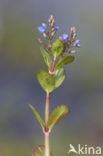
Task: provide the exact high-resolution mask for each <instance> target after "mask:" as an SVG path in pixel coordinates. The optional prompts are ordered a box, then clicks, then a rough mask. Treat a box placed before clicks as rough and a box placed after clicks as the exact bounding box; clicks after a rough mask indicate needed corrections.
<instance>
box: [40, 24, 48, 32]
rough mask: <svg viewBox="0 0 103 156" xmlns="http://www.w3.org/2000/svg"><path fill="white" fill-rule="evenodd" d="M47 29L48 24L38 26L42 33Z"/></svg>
mask: <svg viewBox="0 0 103 156" xmlns="http://www.w3.org/2000/svg"><path fill="white" fill-rule="evenodd" d="M46 29H47V27H46V25H44V24H43V25H42V26H39V27H38V31H39V32H40V33H44V32H46Z"/></svg>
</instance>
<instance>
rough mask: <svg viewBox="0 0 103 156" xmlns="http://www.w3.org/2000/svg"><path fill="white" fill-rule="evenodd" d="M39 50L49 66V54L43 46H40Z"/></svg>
mask: <svg viewBox="0 0 103 156" xmlns="http://www.w3.org/2000/svg"><path fill="white" fill-rule="evenodd" d="M40 50H41V53H42V56H43V58H44V62H45V64H46V65H47V66H48V67H49V54H48V53H47V52H46V50H45V49H44V48H43V47H41V48H40Z"/></svg>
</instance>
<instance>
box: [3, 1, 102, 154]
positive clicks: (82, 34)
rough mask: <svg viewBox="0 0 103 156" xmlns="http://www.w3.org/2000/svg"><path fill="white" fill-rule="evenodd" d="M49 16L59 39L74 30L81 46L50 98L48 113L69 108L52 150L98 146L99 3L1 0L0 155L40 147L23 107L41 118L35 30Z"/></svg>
mask: <svg viewBox="0 0 103 156" xmlns="http://www.w3.org/2000/svg"><path fill="white" fill-rule="evenodd" d="M50 14H54V16H55V19H56V23H57V25H59V26H60V30H59V32H58V34H62V33H67V32H69V30H70V27H71V26H75V27H76V28H77V33H78V37H79V39H80V41H81V48H80V49H79V52H78V53H77V54H76V60H75V62H74V63H72V64H70V65H68V66H67V67H66V75H67V76H66V80H65V82H64V83H63V85H62V86H61V87H60V88H58V89H57V90H56V91H55V92H54V93H53V94H52V95H51V111H52V110H53V109H54V108H55V107H56V106H57V105H61V104H66V105H69V106H70V108H71V113H70V115H69V116H68V117H67V118H66V119H64V121H62V122H61V123H60V124H59V125H57V126H56V127H55V128H54V129H53V131H52V134H51V150H52V152H53V153H54V155H55V156H67V155H68V150H69V144H70V143H71V144H73V145H74V146H75V147H76V148H77V145H78V144H81V145H85V144H87V145H88V146H90V145H92V146H97V145H98V146H99V145H100V146H102V145H103V20H102V19H103V1H102V0H91V1H90V0H86V1H83V0H76V1H75V0H52V1H50V0H29V1H28V0H15V1H14V0H0V156H30V155H31V151H32V148H33V147H34V146H35V145H36V144H43V134H42V131H41V129H40V126H39V124H38V122H37V120H36V118H35V117H34V116H33V114H32V112H31V110H30V109H29V108H28V104H29V103H31V104H32V105H34V106H35V108H36V109H37V110H38V111H39V112H40V113H41V116H42V117H43V116H44V104H45V93H44V91H43V90H42V89H41V87H40V85H39V84H38V82H37V79H36V74H37V71H39V70H40V69H46V67H45V64H44V62H43V59H42V56H41V53H40V50H39V44H38V42H37V37H41V35H40V34H39V32H37V27H38V26H39V25H40V24H41V23H42V22H47V19H48V18H49V16H50ZM71 155H72V154H71Z"/></svg>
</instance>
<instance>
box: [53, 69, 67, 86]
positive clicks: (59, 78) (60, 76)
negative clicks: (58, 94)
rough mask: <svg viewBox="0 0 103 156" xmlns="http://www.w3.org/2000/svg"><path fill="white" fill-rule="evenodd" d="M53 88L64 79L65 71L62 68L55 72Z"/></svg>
mask: <svg viewBox="0 0 103 156" xmlns="http://www.w3.org/2000/svg"><path fill="white" fill-rule="evenodd" d="M54 77H55V88H58V87H59V86H60V85H61V84H62V82H63V81H64V79H65V71H64V69H63V68H60V69H58V70H56V71H55V74H54Z"/></svg>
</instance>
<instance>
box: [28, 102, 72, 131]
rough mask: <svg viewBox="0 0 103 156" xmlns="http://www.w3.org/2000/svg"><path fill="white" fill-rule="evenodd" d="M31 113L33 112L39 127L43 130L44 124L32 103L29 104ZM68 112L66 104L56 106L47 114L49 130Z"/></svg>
mask: <svg viewBox="0 0 103 156" xmlns="http://www.w3.org/2000/svg"><path fill="white" fill-rule="evenodd" d="M29 107H30V108H31V110H32V111H33V113H34V114H35V116H36V118H37V120H38V122H39V123H40V125H41V127H42V129H43V130H45V124H44V122H43V120H42V118H41V116H40V115H39V113H38V112H37V111H36V110H35V108H34V107H33V106H32V105H29ZM69 112H70V109H69V107H68V106H66V105H61V106H58V107H57V108H56V109H55V110H54V111H53V112H52V113H51V115H50V116H49V119H48V122H47V127H48V129H49V130H50V131H51V130H52V128H53V127H54V126H55V125H56V124H57V123H59V122H60V121H61V120H62V119H63V118H64V117H65V116H66V115H68V114H69Z"/></svg>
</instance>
